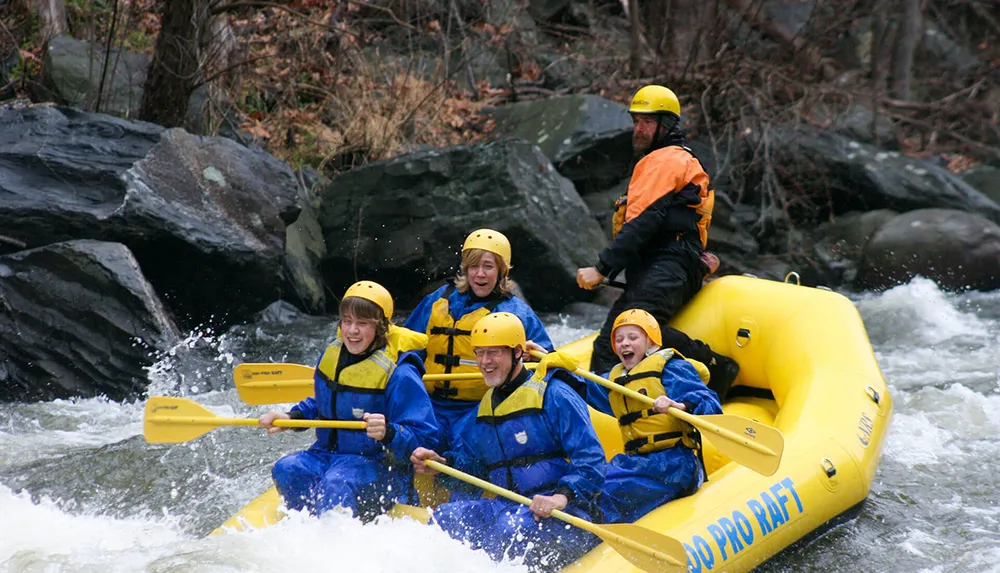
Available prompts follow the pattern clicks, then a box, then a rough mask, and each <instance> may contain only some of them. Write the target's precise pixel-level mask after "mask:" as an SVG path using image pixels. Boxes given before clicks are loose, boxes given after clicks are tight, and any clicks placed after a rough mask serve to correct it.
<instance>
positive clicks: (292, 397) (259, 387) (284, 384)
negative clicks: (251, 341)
mask: <svg viewBox="0 0 1000 573" xmlns="http://www.w3.org/2000/svg"><path fill="white" fill-rule="evenodd" d="M313 372H314V370H313V368H312V367H311V366H305V365H303V364H286V363H274V364H269V363H251V362H248V363H244V364H240V365H238V366H237V367H236V368H234V369H233V382H234V383H235V384H236V392H237V393H238V394H239V395H240V398H241V399H242V400H243V401H244V402H246V403H247V404H250V405H251V406H262V405H264V404H285V403H291V402H301V401H302V400H305V399H306V398H308V397H310V396H312V395H313Z"/></svg>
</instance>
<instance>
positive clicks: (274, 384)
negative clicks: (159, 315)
mask: <svg viewBox="0 0 1000 573" xmlns="http://www.w3.org/2000/svg"><path fill="white" fill-rule="evenodd" d="M524 367H525V368H527V369H528V370H534V369H535V367H536V366H535V364H534V363H527V364H525V365H524ZM482 378H483V374H482V373H481V372H453V373H450V374H424V382H439V381H445V380H482ZM239 384H240V387H242V388H250V389H258V388H259V389H272V388H287V389H289V390H291V389H293V388H312V387H313V384H314V381H313V380H312V379H297V380H296V379H293V380H260V381H256V380H252V381H249V382H243V381H241V382H240V383H239Z"/></svg>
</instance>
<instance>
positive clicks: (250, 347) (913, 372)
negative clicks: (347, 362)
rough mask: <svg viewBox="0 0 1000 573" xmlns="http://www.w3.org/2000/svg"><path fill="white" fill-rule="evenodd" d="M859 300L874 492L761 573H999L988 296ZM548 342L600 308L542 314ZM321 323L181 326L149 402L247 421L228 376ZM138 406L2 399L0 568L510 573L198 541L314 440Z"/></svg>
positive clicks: (369, 548) (473, 563) (321, 334)
mask: <svg viewBox="0 0 1000 573" xmlns="http://www.w3.org/2000/svg"><path fill="white" fill-rule="evenodd" d="M849 296H851V298H852V300H853V301H854V302H855V304H856V305H857V307H858V309H859V311H860V313H861V315H862V318H863V319H864V322H865V326H866V329H867V330H868V334H869V337H870V338H871V341H872V345H873V347H874V349H875V354H876V358H877V359H878V362H879V365H880V367H881V368H882V371H883V374H884V375H885V377H886V379H887V381H888V383H889V387H890V391H891V392H892V395H893V399H894V401H895V413H894V416H893V419H892V426H891V428H890V431H889V435H888V439H887V442H886V444H885V447H884V449H883V454H882V460H881V463H880V467H879V471H878V474H877V476H876V480H875V482H874V484H873V486H872V493H871V495H870V496H869V499H868V501H867V502H866V504H865V505H864V506H863V508H862V511H861V514H860V515H859V516H858V517H857V518H856V519H854V520H852V521H849V522H847V523H845V524H843V525H841V526H838V527H836V528H834V529H833V530H831V531H829V532H828V533H826V534H825V535H824V536H822V537H820V538H819V539H817V540H815V541H813V542H811V543H809V544H807V545H805V546H802V547H797V548H795V549H794V550H792V551H789V552H786V553H784V554H782V555H781V556H779V557H778V558H776V559H775V560H772V561H771V562H769V563H767V564H766V565H765V566H763V567H762V568H761V570H762V571H765V572H785V571H788V572H791V571H796V572H798V571H817V572H819V571H822V572H824V573H829V572H837V571H843V572H857V571H885V572H892V573H913V572H928V573H930V572H933V573H939V572H949V571H995V572H1000V565H998V563H1000V506H998V503H997V500H998V497H1000V486H998V485H997V482H998V480H997V479H996V477H995V476H997V475H1000V415H998V414H1000V293H978V292H972V293H965V294H957V295H956V294H948V293H944V292H942V291H941V290H939V289H938V288H937V287H936V286H935V285H934V283H932V282H930V281H928V280H925V279H916V280H914V281H912V282H911V283H909V284H907V285H902V286H899V287H896V288H894V289H891V290H888V291H886V292H883V293H879V294H861V295H849ZM544 318H545V321H546V326H547V328H548V329H549V333H550V335H551V336H552V338H553V340H554V341H555V343H556V344H557V345H558V344H563V343H566V342H569V341H571V340H574V339H576V338H578V337H580V336H584V335H586V334H587V333H589V332H590V331H591V330H593V329H594V328H596V327H597V326H599V324H600V321H601V319H602V318H603V317H601V316H600V315H599V314H594V313H588V314H579V315H569V316H566V315H563V316H549V317H544ZM331 336H332V332H331V326H330V322H329V321H328V320H324V319H310V320H308V321H305V322H300V323H296V324H293V325H254V326H249V327H243V328H238V329H234V330H233V331H231V332H228V333H225V334H217V333H213V332H211V331H196V332H193V333H191V335H190V336H189V338H188V339H187V340H186V341H185V343H184V344H182V345H181V346H179V347H178V349H176V350H175V352H173V353H171V354H169V355H167V356H164V357H163V359H162V360H161V361H160V362H159V363H158V364H157V365H156V367H155V368H154V369H153V371H152V372H151V373H150V378H151V386H150V393H151V394H171V395H183V396H187V397H194V398H195V399H197V401H198V402H200V403H202V404H204V405H206V406H207V407H209V408H210V409H211V410H212V411H214V412H215V413H217V414H219V415H222V416H256V415H258V414H259V413H261V412H263V411H264V408H259V407H250V406H246V405H245V404H243V403H242V402H241V401H240V400H239V398H238V397H237V396H236V393H235V391H234V390H232V382H231V380H230V379H229V374H228V373H229V372H230V371H231V369H232V366H233V365H234V364H236V363H239V362H243V361H254V362H258V361H260V362H264V361H289V362H306V363H310V362H312V361H313V360H314V359H315V357H316V356H317V355H318V354H319V351H320V349H321V348H322V347H323V346H324V345H325V344H326V343H327V342H328V340H329V338H330V337H331ZM142 407H143V404H142V402H138V403H116V402H110V401H107V400H101V399H86V400H57V401H52V402H45V403H31V404H3V405H0V572H42V571H44V572H63V571H66V572H70V571H73V572H79V571H94V572H98V571H99V572H101V573H110V572H119V571H121V572H131V571H149V572H164V573H166V572H171V573H173V572H181V571H206V572H229V571H234V572H235V571H260V572H265V571H266V572H269V573H272V572H274V571H277V570H281V569H294V570H296V571H358V572H359V573H361V572H363V573H378V572H383V571H384V572H387V573H389V572H391V573H401V572H413V573H422V572H428V573H430V572H448V573H451V572H454V571H463V572H464V571H469V572H480V571H483V572H485V571H523V568H522V567H520V565H519V564H518V563H513V562H508V563H501V564H495V563H493V562H491V561H490V560H489V559H488V558H487V557H486V555H485V554H483V553H481V552H474V551H470V550H469V549H467V548H465V547H464V546H463V545H462V544H461V543H459V542H457V541H454V540H452V539H449V538H448V537H447V536H445V535H444V534H442V533H441V532H440V531H438V530H437V529H435V528H431V527H426V526H423V525H420V524H417V523H415V522H410V521H406V520H390V519H388V518H381V519H379V520H377V521H376V522H375V523H372V524H368V525H362V524H360V523H359V522H357V521H355V520H352V519H350V518H348V517H346V516H344V515H342V514H339V513H336V512H331V513H329V514H326V515H324V516H323V518H321V519H318V520H317V519H315V518H311V517H308V516H305V515H296V514H293V515H292V516H291V517H290V518H289V519H286V520H284V521H282V522H281V523H280V524H278V525H277V526H274V527H270V528H267V529H263V530H257V531H248V532H243V533H232V534H227V535H215V536H207V533H209V532H211V531H212V530H213V529H214V528H215V527H216V526H218V525H219V524H220V523H222V522H223V521H224V520H225V519H226V518H227V517H229V516H230V515H231V514H233V513H235V512H236V511H237V510H238V509H239V508H240V507H241V506H242V505H243V504H245V503H246V502H248V501H250V500H251V499H253V498H254V497H256V495H258V494H259V493H260V492H262V491H263V490H264V489H266V488H267V487H268V485H269V481H270V477H269V470H270V464H271V463H273V461H274V460H276V459H277V458H278V457H280V456H281V455H284V454H285V453H288V452H291V451H294V450H296V449H301V448H304V447H307V446H308V444H309V443H310V442H311V437H310V436H309V433H308V432H306V433H303V434H299V433H292V432H286V433H283V434H280V435H277V436H270V437H268V436H264V435H262V434H261V432H259V431H258V430H256V429H254V428H222V429H219V430H215V431H213V432H210V433H209V434H207V435H206V436H205V437H203V438H200V439H198V440H195V441H192V442H188V443H183V444H165V445H150V444H147V443H146V442H145V440H144V439H143V438H142Z"/></svg>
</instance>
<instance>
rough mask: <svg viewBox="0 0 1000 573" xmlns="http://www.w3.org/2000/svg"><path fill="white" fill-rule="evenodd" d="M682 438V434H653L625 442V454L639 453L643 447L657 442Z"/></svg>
mask: <svg viewBox="0 0 1000 573" xmlns="http://www.w3.org/2000/svg"><path fill="white" fill-rule="evenodd" d="M683 436H684V432H664V433H662V434H653V435H651V436H645V437H643V438H636V439H634V440H629V441H627V442H625V452H626V453H629V454H635V453H637V452H638V451H639V448H641V447H643V446H645V445H648V444H656V443H657V442H664V441H666V440H679V439H680V438H682V437H683Z"/></svg>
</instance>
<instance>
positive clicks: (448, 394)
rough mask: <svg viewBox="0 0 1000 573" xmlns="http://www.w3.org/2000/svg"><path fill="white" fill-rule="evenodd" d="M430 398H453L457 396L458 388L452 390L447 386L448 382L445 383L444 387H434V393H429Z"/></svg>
mask: <svg viewBox="0 0 1000 573" xmlns="http://www.w3.org/2000/svg"><path fill="white" fill-rule="evenodd" d="M431 396H433V397H434V398H454V397H455V396H458V388H452V387H451V386H449V385H448V382H447V381H445V385H444V386H435V387H434V391H433V392H431Z"/></svg>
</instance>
